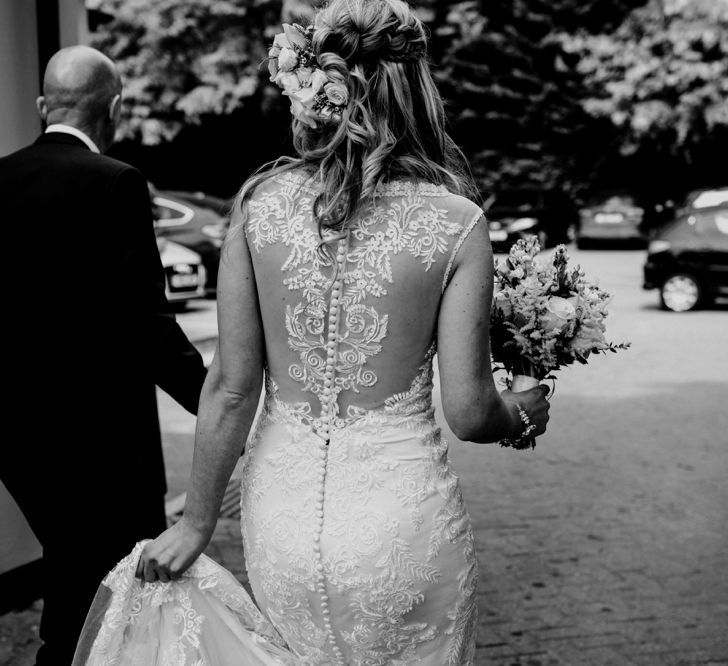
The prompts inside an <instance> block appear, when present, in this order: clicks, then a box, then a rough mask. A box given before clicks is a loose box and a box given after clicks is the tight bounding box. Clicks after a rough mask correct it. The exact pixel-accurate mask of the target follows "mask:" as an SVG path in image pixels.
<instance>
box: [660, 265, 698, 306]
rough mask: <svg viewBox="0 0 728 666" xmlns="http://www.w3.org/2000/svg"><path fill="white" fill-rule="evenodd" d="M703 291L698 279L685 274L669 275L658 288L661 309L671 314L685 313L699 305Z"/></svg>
mask: <svg viewBox="0 0 728 666" xmlns="http://www.w3.org/2000/svg"><path fill="white" fill-rule="evenodd" d="M702 298H703V289H702V287H701V286H700V282H699V281H698V279H697V278H696V277H695V276H693V275H689V274H687V273H675V274H673V275H670V276H669V277H668V278H667V279H666V280H665V281H664V282H663V283H662V286H661V287H660V300H661V301H662V307H663V308H665V309H667V310H672V311H673V312H687V311H689V310H694V309H695V308H697V307H698V306H699V305H700V302H701V300H702Z"/></svg>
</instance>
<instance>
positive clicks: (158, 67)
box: [95, 0, 282, 144]
mask: <svg viewBox="0 0 728 666" xmlns="http://www.w3.org/2000/svg"><path fill="white" fill-rule="evenodd" d="M96 4H97V6H98V8H100V9H102V10H103V11H104V12H106V13H107V14H109V15H110V16H111V17H112V20H111V21H110V22H108V23H106V24H104V25H102V26H101V27H100V30H99V32H98V34H97V36H96V39H95V46H97V47H98V48H100V49H101V50H102V51H104V52H105V53H107V54H108V55H109V56H110V57H111V58H112V59H114V60H115V61H116V63H117V65H118V67H119V69H120V71H121V74H122V76H123V78H124V81H125V89H124V99H125V111H126V113H125V122H124V125H123V126H122V133H123V135H124V136H125V137H127V138H131V137H134V138H140V139H141V141H142V142H143V143H145V144H157V143H159V142H160V141H162V140H170V139H172V138H173V137H174V136H176V134H177V133H178V132H179V131H180V129H181V128H182V127H183V126H184V125H185V124H187V123H190V122H192V123H199V122H200V120H201V119H202V118H204V117H206V116H224V115H226V114H230V113H233V112H234V111H237V110H240V109H241V108H244V107H245V106H246V104H248V103H249V102H250V101H251V100H253V99H255V100H256V103H262V101H261V99H260V95H259V93H260V92H261V88H262V87H263V86H264V85H265V81H266V79H267V68H266V67H261V64H262V63H264V62H265V59H266V56H267V45H268V42H270V41H272V39H273V34H274V33H275V31H276V26H278V25H279V24H280V20H281V9H282V2H281V0H155V2H149V0H97V3H96ZM256 95H257V97H256Z"/></svg>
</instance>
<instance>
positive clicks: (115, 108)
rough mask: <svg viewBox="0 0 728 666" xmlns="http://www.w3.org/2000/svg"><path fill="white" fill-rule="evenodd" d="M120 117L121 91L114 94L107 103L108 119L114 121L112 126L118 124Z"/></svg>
mask: <svg viewBox="0 0 728 666" xmlns="http://www.w3.org/2000/svg"><path fill="white" fill-rule="evenodd" d="M120 118H121V93H117V94H116V95H114V99H112V100H111V104H109V119H110V120H111V121H112V122H113V123H114V126H116V125H118V124H119V119H120Z"/></svg>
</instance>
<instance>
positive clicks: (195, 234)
mask: <svg viewBox="0 0 728 666" xmlns="http://www.w3.org/2000/svg"><path fill="white" fill-rule="evenodd" d="M150 194H151V197H152V208H153V211H154V218H155V230H156V234H157V237H158V238H165V239H167V240H171V241H174V242H175V243H178V244H179V245H182V246H184V247H186V248H188V249H190V250H192V251H193V252H196V253H197V254H199V255H200V257H201V258H202V264H203V265H204V267H205V273H206V275H207V284H206V285H205V289H206V293H207V295H214V294H215V292H216V291H217V269H218V266H219V264H220V248H221V247H222V244H223V241H224V240H225V234H226V233H227V229H228V225H229V220H228V218H227V217H226V216H223V215H220V214H219V213H218V212H216V211H215V210H213V209H211V208H208V207H207V206H204V205H201V204H199V203H192V202H191V201H189V200H183V199H182V198H181V197H180V196H179V195H173V194H168V193H167V192H165V191H160V190H157V189H155V188H154V186H152V185H150Z"/></svg>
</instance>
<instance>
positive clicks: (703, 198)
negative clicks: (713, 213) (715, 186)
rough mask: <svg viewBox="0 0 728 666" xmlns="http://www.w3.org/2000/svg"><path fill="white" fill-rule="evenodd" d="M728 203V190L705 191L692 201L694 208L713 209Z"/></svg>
mask: <svg viewBox="0 0 728 666" xmlns="http://www.w3.org/2000/svg"><path fill="white" fill-rule="evenodd" d="M727 203H728V189H724V190H705V191H704V192H699V193H697V194H695V195H694V198H692V200H691V201H690V205H691V206H692V207H693V208H711V207H713V206H721V205H723V204H727Z"/></svg>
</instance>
